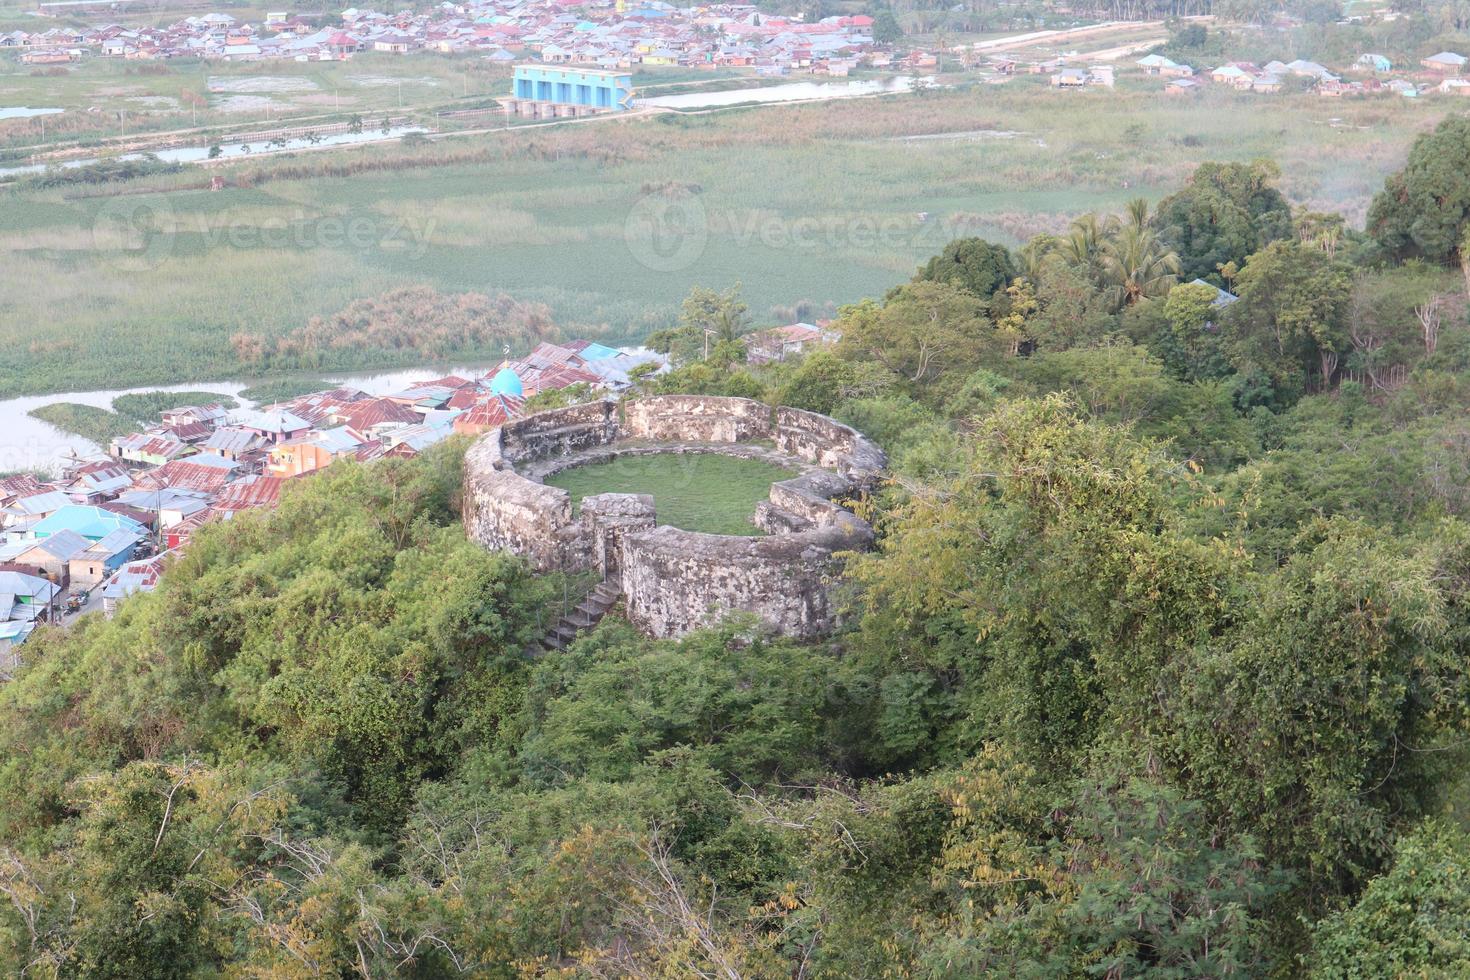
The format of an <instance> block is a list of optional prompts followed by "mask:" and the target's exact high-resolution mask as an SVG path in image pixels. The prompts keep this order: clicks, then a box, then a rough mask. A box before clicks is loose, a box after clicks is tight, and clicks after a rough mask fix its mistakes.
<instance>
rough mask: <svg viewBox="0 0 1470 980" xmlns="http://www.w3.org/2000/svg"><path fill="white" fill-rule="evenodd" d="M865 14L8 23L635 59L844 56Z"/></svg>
mask: <svg viewBox="0 0 1470 980" xmlns="http://www.w3.org/2000/svg"><path fill="white" fill-rule="evenodd" d="M872 25H873V19H872V18H871V17H868V16H866V15H856V16H840V17H827V18H823V19H821V20H818V21H814V22H811V23H808V22H806V21H804V20H802V19H801V18H799V17H781V16H775V15H769V14H765V13H762V12H760V11H759V10H757V8H756V7H755V6H754V5H753V4H714V5H710V6H700V7H676V6H674V5H672V4H669V3H664V2H661V0H637V2H633V3H628V2H625V0H575V2H571V0H470V2H465V3H441V4H439V5H438V6H437V7H434V8H432V9H430V10H429V11H426V12H417V13H416V12H414V11H412V10H403V11H399V12H397V13H393V14H386V13H380V12H377V11H372V10H360V9H358V8H355V7H351V8H348V9H346V10H344V11H342V12H341V14H340V15H339V16H338V17H336V18H333V19H332V20H331V21H330V22H328V21H327V19H326V18H317V17H302V16H298V15H293V14H288V13H285V12H281V13H268V14H267V15H266V17H265V19H264V21H263V22H262V23H261V24H259V25H258V26H257V25H255V24H251V23H246V22H242V21H240V20H237V19H236V18H235V17H232V16H231V15H229V14H226V13H220V12H215V13H208V14H204V15H202V16H195V17H188V18H185V19H183V20H180V21H178V22H176V23H174V24H170V25H168V26H166V27H158V28H127V27H123V26H121V25H118V24H103V25H99V26H97V27H95V28H87V29H80V30H78V29H68V28H61V27H57V28H52V29H50V30H47V31H42V32H34V33H27V32H24V31H15V32H11V33H8V34H0V47H6V48H12V49H20V50H21V51H22V52H23V55H22V57H23V58H24V59H25V60H27V61H32V62H37V63H41V62H48V61H68V60H73V58H74V57H76V56H80V55H81V54H82V53H83V52H86V51H97V52H100V53H101V54H103V55H106V56H111V57H125V58H135V59H153V58H174V57H203V58H219V59H226V60H258V59H268V58H290V59H295V60H299V61H337V60H344V59H346V58H349V57H351V56H352V55H353V54H355V53H356V52H359V51H381V52H388V53H393V54H404V53H408V52H410V51H415V50H433V51H440V52H454V51H479V52H483V53H485V54H487V55H489V56H490V57H491V58H492V59H493V60H503V61H506V62H510V61H514V60H518V59H519V58H521V57H524V56H525V55H526V54H527V53H530V54H539V55H540V56H541V59H542V60H543V61H547V62H554V63H557V62H569V61H575V62H577V63H581V64H588V65H597V66H600V67H605V68H629V67H632V66H633V65H636V64H649V65H709V66H712V67H713V66H721V65H731V66H755V67H761V66H770V67H776V68H782V67H784V68H797V67H810V66H812V65H813V64H816V63H822V64H825V63H827V62H829V61H831V62H834V63H837V62H841V63H843V64H846V65H851V64H855V63H856V62H857V59H858V58H859V57H860V56H861V55H862V54H863V53H864V52H865V51H867V50H868V49H869V48H871V47H872V44H873V38H872Z"/></svg>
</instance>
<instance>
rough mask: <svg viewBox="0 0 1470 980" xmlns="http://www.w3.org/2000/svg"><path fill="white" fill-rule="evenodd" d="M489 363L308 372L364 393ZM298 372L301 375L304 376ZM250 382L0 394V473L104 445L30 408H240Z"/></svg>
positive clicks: (51, 464) (51, 467)
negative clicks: (129, 402) (171, 396)
mask: <svg viewBox="0 0 1470 980" xmlns="http://www.w3.org/2000/svg"><path fill="white" fill-rule="evenodd" d="M494 364H495V362H470V363H456V362H445V363H439V364H420V365H417V366H415V367H410V368H401V369H396V370H391V371H380V372H366V373H351V372H349V373H342V374H335V373H326V374H322V375H315V376H311V377H312V379H313V380H319V381H320V382H321V383H322V384H324V385H326V386H332V385H350V386H351V387H353V388H357V389H358V390H360V391H364V392H366V393H368V394H370V395H384V394H387V393H389V392H393V391H398V390H401V389H403V388H406V387H407V386H409V385H411V384H414V383H415V382H418V381H428V380H430V379H432V378H438V377H443V376H444V375H448V374H460V375H465V374H466V373H469V374H483V373H484V372H485V371H486V370H488V369H489V368H491V367H493V366H494ZM292 377H297V376H294V375H293V376H283V377H280V378H276V379H269V381H272V382H279V381H284V380H287V379H288V378H292ZM299 377H301V378H306V377H307V376H305V375H302V376H299ZM256 387H265V385H264V384H263V383H262V379H259V378H251V379H242V380H236V381H224V382H213V383H211V382H196V383H189V384H178V385H160V386H151V387H150V386H144V387H139V388H119V389H105V390H98V391H81V392H66V393H62V394H48V395H28V396H25V397H20V398H9V399H5V400H0V433H3V434H0V473H9V472H21V471H24V472H35V473H56V472H58V471H59V470H60V469H61V467H62V466H64V465H65V464H66V463H67V462H68V461H69V460H71V459H74V458H77V457H86V456H92V455H96V454H100V453H104V452H106V447H105V446H103V445H101V444H99V443H98V442H97V441H94V440H92V439H88V438H85V437H84V436H82V435H80V434H78V433H75V432H67V431H64V430H63V429H61V428H59V427H58V426H56V425H53V424H51V423H49V422H47V421H45V420H44V419H42V418H37V417H36V416H35V415H33V414H32V413H33V412H35V411H36V410H37V409H44V408H45V407H47V406H51V405H56V404H73V405H78V406H85V407H89V408H93V409H99V410H106V411H113V410H114V403H116V402H117V401H118V399H122V398H127V397H129V396H138V395H152V394H157V393H162V392H169V393H177V394H185V393H188V394H194V395H210V396H215V397H217V398H219V399H228V400H229V401H231V402H233V403H234V404H236V405H238V406H239V407H241V408H255V407H258V405H259V404H260V403H259V402H257V401H255V400H253V399H251V398H249V397H247V395H246V392H248V391H250V390H251V389H252V388H256ZM313 390H315V389H313ZM139 428H141V427H139Z"/></svg>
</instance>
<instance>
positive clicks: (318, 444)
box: [265, 425, 368, 477]
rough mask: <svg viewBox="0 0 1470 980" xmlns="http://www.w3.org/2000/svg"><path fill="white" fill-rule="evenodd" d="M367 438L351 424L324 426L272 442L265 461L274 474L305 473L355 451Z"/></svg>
mask: <svg viewBox="0 0 1470 980" xmlns="http://www.w3.org/2000/svg"><path fill="white" fill-rule="evenodd" d="M367 441H368V440H367V439H366V438H364V437H363V435H362V434H361V433H360V432H358V431H357V430H354V429H353V428H352V427H351V426H346V425H344V426H339V427H338V428H335V429H325V430H319V431H316V432H312V433H310V434H308V435H304V436H301V437H300V438H297V439H292V440H291V441H289V442H283V443H281V444H279V445H277V446H272V447H271V450H270V454H269V458H268V460H267V462H266V464H265V471H266V474H267V475H269V476H274V477H293V476H304V475H306V474H307V473H312V472H315V471H316V470H319V469H322V468H324V467H327V466H330V465H331V464H332V463H333V462H335V461H336V460H338V459H341V458H342V457H344V456H351V455H353V454H354V453H356V451H357V448H358V447H359V446H361V445H362V444H363V443H364V442H367Z"/></svg>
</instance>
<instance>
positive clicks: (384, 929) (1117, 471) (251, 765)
mask: <svg viewBox="0 0 1470 980" xmlns="http://www.w3.org/2000/svg"><path fill="white" fill-rule="evenodd" d="M1467 139H1470V122H1467V121H1466V120H1463V119H1454V120H1450V121H1448V122H1446V123H1445V124H1444V125H1443V126H1442V127H1441V128H1440V129H1439V131H1438V132H1437V133H1436V134H1435V135H1434V136H1433V137H1430V138H1426V139H1425V140H1423V141H1421V143H1420V144H1419V146H1418V147H1417V148H1416V149H1415V151H1414V153H1413V154H1412V155H1411V158H1410V162H1409V165H1408V167H1407V169H1406V170H1405V172H1404V173H1403V174H1401V175H1397V176H1394V177H1393V178H1392V179H1390V180H1389V181H1388V183H1387V185H1386V188H1385V191H1384V195H1385V196H1384V197H1382V198H1380V199H1379V201H1378V203H1377V204H1375V205H1374V208H1373V212H1372V213H1373V215H1374V220H1373V223H1372V225H1371V226H1370V230H1369V232H1368V233H1363V232H1356V231H1352V230H1351V229H1349V228H1346V227H1344V224H1343V222H1342V221H1341V220H1340V217H1339V216H1334V215H1331V214H1328V213H1324V212H1320V211H1311V210H1307V209H1303V208H1301V207H1293V205H1292V203H1291V201H1290V200H1289V198H1288V197H1287V196H1285V195H1283V194H1282V193H1281V192H1280V190H1279V187H1278V184H1277V176H1276V174H1277V171H1276V169H1275V168H1274V167H1273V166H1272V165H1271V164H1269V163H1266V162H1256V163H1223V164H1207V165H1205V166H1202V167H1200V168H1199V169H1198V170H1196V171H1195V172H1194V173H1193V174H1192V175H1190V177H1189V179H1187V180H1186V181H1182V182H1181V183H1180V184H1179V185H1178V186H1177V187H1175V188H1173V189H1172V191H1171V193H1170V194H1169V195H1168V196H1167V197H1166V198H1165V199H1164V200H1163V201H1162V202H1160V204H1159V205H1158V206H1157V207H1156V208H1155V207H1150V206H1148V205H1147V204H1146V203H1143V202H1138V203H1133V204H1129V205H1128V206H1127V207H1126V208H1124V209H1123V210H1122V211H1121V213H1110V212H1103V213H1094V214H1090V215H1087V216H1084V217H1083V218H1081V219H1079V220H1077V221H1075V222H1073V223H1071V224H1070V225H1069V226H1068V227H1066V228H1065V229H1063V230H1062V233H1061V234H1058V235H1050V236H1041V237H1038V238H1034V239H1032V240H1030V241H1028V242H1027V243H1026V244H1025V245H1024V246H1023V247H1021V248H1019V249H1015V250H1013V249H1011V248H1009V247H1007V246H1006V245H1004V244H1002V243H997V242H994V241H986V240H983V239H978V238H969V239H964V240H959V241H956V242H953V243H950V244H949V245H947V246H946V247H944V248H943V249H942V250H941V251H939V252H938V254H937V255H935V256H933V258H932V260H931V261H928V262H926V263H925V264H923V265H922V266H921V267H920V268H919V269H918V270H917V271H916V272H915V273H914V274H913V276H912V278H910V279H909V280H908V281H906V282H904V283H902V284H900V285H899V286H897V287H896V288H894V289H893V290H891V291H889V292H888V293H887V294H886V295H884V296H883V297H882V298H881V299H873V300H867V301H864V302H862V303H858V304H854V305H851V306H848V307H846V308H844V309H843V311H842V313H841V316H840V318H839V322H838V324H837V326H838V327H840V328H841V331H842V338H841V340H840V341H839V342H838V343H837V344H836V345H835V346H834V347H832V348H830V349H824V350H817V351H813V352H809V353H807V354H806V355H805V356H803V357H800V358H797V359H793V360H791V361H787V362H783V363H780V364H776V365H764V366H758V365H750V364H747V363H746V362H745V358H744V351H745V349H746V348H745V346H744V345H743V344H742V342H741V340H740V336H739V335H740V332H741V330H742V329H743V317H744V312H745V311H744V307H743V303H742V301H741V300H740V297H739V295H738V292H737V291H736V290H733V289H731V290H726V291H724V292H718V293H717V292H712V291H710V290H700V291H697V292H696V293H695V294H694V295H692V296H691V297H690V299H689V301H687V302H686V303H685V305H684V307H683V309H682V315H680V316H674V315H673V314H672V313H671V317H670V319H671V320H675V321H676V325H675V326H674V327H672V328H671V329H669V330H666V331H661V332H660V333H658V334H657V335H655V336H654V337H651V338H649V342H650V343H651V344H655V345H657V346H660V347H663V348H665V349H667V350H669V351H670V352H671V353H672V354H673V356H674V358H675V360H676V361H677V362H678V366H677V367H676V369H675V370H673V371H671V372H669V373H667V374H665V375H662V376H657V377H642V378H640V379H639V386H640V389H639V390H642V391H667V392H679V391H682V392H703V393H711V394H742V395H748V396H756V397H763V398H766V399H768V400H769V401H771V402H773V403H781V404H787V405H795V406H798V407H803V408H808V409H813V410H817V411H822V412H829V413H832V414H835V415H836V416H837V417H839V418H841V419H843V420H845V421H848V422H850V423H852V424H853V425H855V426H857V427H859V428H861V429H862V430H863V431H865V432H866V433H868V434H870V435H871V436H873V437H874V438H876V439H878V440H879V441H880V442H881V443H882V444H883V445H884V446H885V447H886V448H887V450H888V451H889V453H890V455H891V462H892V466H891V475H892V479H891V480H890V481H889V482H888V483H887V484H886V485H885V486H884V488H883V489H882V490H881V491H880V492H878V493H877V494H875V495H873V496H872V497H870V498H868V499H865V500H862V501H858V502H857V503H856V506H858V507H859V508H860V509H861V510H863V512H864V513H865V514H867V515H869V516H871V517H872V518H873V519H874V521H875V523H876V527H877V530H878V535H879V540H878V547H877V548H876V550H874V551H873V552H871V553H869V554H865V555H861V556H854V557H853V559H852V561H851V562H850V564H849V566H848V568H847V572H846V575H845V592H846V595H847V596H848V598H849V599H850V616H849V619H848V624H847V626H846V627H845V628H844V629H843V630H842V631H841V632H840V633H838V634H837V635H836V636H834V637H832V638H831V639H830V640H827V641H824V642H821V643H815V644H807V645H801V644H795V643H792V642H788V641H783V640H780V639H777V638H772V637H770V636H767V635H764V634H763V633H762V631H761V630H760V629H759V628H758V627H757V624H755V623H753V622H750V621H747V620H743V619H741V618H739V617H736V618H733V619H731V620H730V621H728V622H726V623H724V624H721V625H719V626H716V627H713V628H710V629H707V630H704V631H701V632H697V633H695V634H692V635H690V636H688V637H686V638H684V639H683V640H680V641H677V642H673V641H650V640H648V639H646V638H643V637H640V636H638V635H636V634H635V633H634V632H633V631H631V630H630V629H629V628H628V627H627V626H626V625H624V624H621V623H620V622H619V621H618V620H617V618H616V617H609V618H608V619H607V620H605V621H604V622H603V624H602V625H600V626H599V627H598V628H597V629H596V630H594V631H593V632H591V633H589V634H587V635H584V636H583V637H581V638H580V639H579V640H577V641H576V642H575V643H574V644H573V645H572V646H571V647H570V648H569V649H568V650H567V651H565V652H563V653H552V654H548V655H547V656H546V657H544V658H542V659H539V660H534V661H533V660H528V659H526V658H525V657H524V656H523V654H522V651H523V650H524V649H525V647H526V645H527V643H528V642H529V641H530V640H531V639H533V638H535V637H536V636H539V635H541V633H542V631H544V630H545V628H546V627H547V626H548V625H549V623H550V622H554V621H556V619H557V618H558V617H559V616H560V614H561V611H562V597H563V596H564V595H565V594H566V592H565V591H564V587H563V586H564V583H561V582H559V581H558V580H557V579H556V578H555V577H549V576H548V577H538V576H535V575H532V574H531V573H530V572H529V570H528V569H527V568H526V567H525V566H524V565H523V564H522V563H521V562H519V561H518V560H516V559H513V558H511V557H509V556H506V555H503V554H490V553H486V552H484V551H482V550H480V549H479V548H477V547H475V546H473V545H471V544H469V543H467V542H466V541H465V538H464V534H463V531H462V529H461V528H460V527H459V526H458V524H457V519H458V515H457V512H456V508H457V506H458V500H459V496H458V488H459V485H460V478H461V473H460V458H461V454H462V452H463V448H464V447H463V445H462V444H460V443H451V444H448V445H446V446H444V447H442V448H440V449H438V450H435V451H433V452H430V453H428V454H426V455H425V456H423V457H420V458H418V459H415V460H410V461H403V460H387V461H383V462H379V463H376V464H370V465H367V466H359V465H355V464H351V463H339V464H336V465H333V466H332V467H330V468H329V469H328V470H327V471H325V472H324V473H323V474H320V475H317V476H315V477H312V478H311V479H309V480H305V481H302V482H300V483H299V484H296V485H293V486H292V487H290V488H289V489H288V492H287V493H286V494H284V496H283V500H282V504H281V507H280V508H279V510H277V511H275V512H274V513H270V514H246V515H241V516H239V517H237V518H236V519H234V520H233V521H230V522H228V523H224V524H218V525H211V526H208V527H206V528H204V529H202V530H201V531H200V532H198V534H197V535H196V537H195V539H194V541H193V542H192V543H191V545H190V547H189V549H188V550H187V552H186V553H185V554H184V555H183V556H182V557H181V558H180V559H179V560H178V561H177V563H176V564H175V565H174V566H173V567H172V568H171V569H170V570H169V572H168V574H167V575H166V576H165V577H164V581H163V583H162V585H161V587H160V588H159V589H158V591H156V592H154V593H152V594H149V595H146V596H141V597H138V598H134V599H132V600H129V601H128V602H126V603H124V604H123V605H122V607H121V609H120V612H119V615H118V616H117V618H116V619H114V620H112V621H110V622H108V621H102V620H100V619H96V618H93V619H84V620H83V621H82V622H81V623H80V624H79V625H78V626H76V627H75V628H73V629H72V630H71V631H69V632H65V633H62V632H55V631H50V632H48V631H44V630H43V631H41V632H38V634H37V635H36V636H35V637H34V638H33V639H32V640H31V641H29V642H28V643H27V645H26V646H25V647H24V648H23V650H24V653H25V657H26V660H27V662H28V665H27V666H25V667H23V668H22V669H21V670H20V671H19V673H18V675H17V677H16V679H15V680H14V681H13V682H11V683H9V684H7V685H6V686H5V687H4V688H3V689H0V759H4V760H5V762H4V764H3V766H0V892H3V893H4V895H5V897H6V899H7V901H6V902H5V903H0V971H4V972H6V973H11V974H16V973H21V972H27V973H30V974H33V975H46V976H63V975H65V976H70V975H85V976H120V977H160V976H163V977H168V976H212V975H240V976H314V975H322V974H329V975H338V976H362V977H387V976H409V977H439V976H446V975H457V974H468V975H475V976H507V977H510V976H589V977H606V976H681V977H682V976H689V975H705V976H710V975H714V976H723V977H770V978H778V977H791V976H813V977H814V976H820V977H878V976H886V975H911V976H925V977H955V976H965V977H969V976H1018V977H1078V978H1080V977H1086V976H1111V977H1125V976H1126V977H1134V976H1148V977H1206V976H1220V977H1225V976H1269V975H1276V976H1312V977H1320V978H1328V977H1348V976H1380V975H1397V974H1407V975H1416V976H1418V975H1423V976H1457V975H1462V974H1463V973H1464V972H1465V969H1466V967H1467V960H1466V955H1465V950H1464V943H1463V936H1464V935H1465V934H1466V933H1467V932H1470V891H1467V888H1466V882H1465V878H1464V874H1463V868H1464V866H1465V863H1466V861H1467V860H1470V853H1467V850H1466V848H1467V846H1470V844H1467V836H1466V826H1465V812H1466V811H1465V807H1466V786H1465V781H1464V775H1463V774H1464V772H1465V767H1466V763H1467V762H1470V759H1467V754H1466V753H1467V751H1470V748H1467V745H1466V742H1465V739H1464V731H1465V730H1466V727H1467V725H1470V671H1467V669H1466V664H1465V658H1464V648H1465V643H1466V637H1467V636H1470V603H1467V596H1470V496H1467V495H1466V493H1465V492H1464V486H1465V483H1466V479H1465V474H1467V473H1470V437H1467V434H1466V425H1465V422H1464V418H1465V411H1466V409H1467V408H1470V383H1467V380H1470V321H1467V319H1466V315H1465V300H1464V296H1465V290H1466V281H1465V277H1464V276H1463V274H1462V270H1461V269H1460V268H1459V267H1458V258H1459V257H1460V256H1461V255H1463V254H1464V250H1465V249H1466V248H1467V247H1470V239H1467V238H1466V237H1465V232H1466V228H1467V227H1470V204H1467V205H1466V207H1465V208H1464V209H1463V211H1464V213H1461V214H1459V216H1458V218H1455V219H1454V223H1455V228H1454V231H1455V232H1456V240H1457V241H1458V242H1459V243H1460V244H1459V246H1458V247H1457V248H1456V249H1455V250H1454V251H1453V252H1451V253H1450V254H1449V255H1448V256H1447V257H1446V260H1445V261H1440V262H1434V261H1431V259H1432V258H1433V257H1434V255H1433V252H1432V247H1433V243H1434V242H1435V241H1438V239H1437V238H1435V239H1428V238H1426V240H1425V241H1423V242H1418V241H1417V240H1415V239H1414V237H1413V236H1414V232H1413V229H1415V228H1418V229H1428V228H1429V227H1430V226H1431V225H1434V224H1435V222H1437V221H1438V220H1439V219H1442V218H1444V217H1445V212H1444V209H1443V204H1442V202H1444V201H1462V202H1470V193H1464V192H1465V190H1466V188H1467V187H1470V184H1467V180H1470V178H1467V176H1466V175H1465V174H1464V173H1463V171H1462V169H1457V168H1455V167H1453V166H1445V165H1443V163H1444V161H1443V160H1441V159H1440V154H1459V155H1460V156H1459V157H1458V158H1459V159H1463V154H1464V150H1465V146H1466V141H1467ZM1416 208H1418V209H1421V210H1422V211H1423V213H1422V214H1420V215H1419V219H1418V220H1415V219H1414V218H1413V211H1414V209H1416ZM1452 217H1453V216H1452ZM1431 219H1433V220H1431ZM1435 227H1437V225H1435ZM1402 229H1409V230H1408V231H1407V232H1406V234H1407V235H1408V237H1407V238H1403V237H1401V235H1400V232H1401V230H1402ZM1196 271H1197V272H1199V273H1200V274H1201V275H1200V277H1201V278H1203V279H1205V280H1207V282H1205V283H1199V284H1197V283H1190V282H1188V281H1187V280H1186V281H1184V282H1181V281H1180V280H1181V278H1182V277H1185V276H1190V275H1191V274H1192V273H1194V272H1196ZM1222 286H1223V287H1228V289H1229V293H1230V295H1232V296H1234V297H1235V298H1234V299H1233V301H1231V300H1230V299H1229V298H1228V297H1222V294H1221V292H1220V290H1219V287H1222ZM706 337H710V338H711V341H710V343H709V353H708V356H706V355H705V353H704V338H706Z"/></svg>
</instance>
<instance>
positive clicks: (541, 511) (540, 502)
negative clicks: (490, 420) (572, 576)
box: [464, 432, 586, 572]
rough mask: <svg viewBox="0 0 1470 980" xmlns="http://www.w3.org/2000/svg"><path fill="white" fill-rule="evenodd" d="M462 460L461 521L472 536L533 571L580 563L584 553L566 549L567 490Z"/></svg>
mask: <svg viewBox="0 0 1470 980" xmlns="http://www.w3.org/2000/svg"><path fill="white" fill-rule="evenodd" d="M494 434H495V433H493V432H492V433H489V434H488V435H491V436H493V435H494ZM479 445H481V444H477V446H476V448H477V447H478V446H479ZM473 452H474V448H472V449H471V453H473ZM465 464H466V465H465V494H464V525H465V532H466V533H467V534H468V535H469V536H470V538H471V540H473V541H475V542H477V543H479V544H481V545H484V546H485V547H486V548H491V549H494V550H503V551H509V552H512V553H514V554H517V555H521V556H523V557H524V558H526V559H527V560H528V561H530V562H531V565H532V566H533V567H534V568H536V570H537V571H542V572H545V571H551V570H552V569H557V568H568V569H570V568H575V567H578V566H580V565H583V564H584V563H585V561H586V559H585V557H582V558H579V557H577V556H575V555H572V554H570V553H569V551H568V541H567V539H568V534H569V532H570V530H571V529H572V527H573V522H572V497H571V494H569V493H567V492H566V491H565V490H558V489H557V488H556V487H548V486H546V485H545V484H542V483H533V482H532V481H530V480H528V479H526V478H525V477H523V476H521V475H520V474H519V473H517V472H515V471H514V470H510V469H485V468H481V467H479V466H476V465H475V460H474V458H473V457H472V456H471V455H468V454H467V455H466V457H465Z"/></svg>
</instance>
